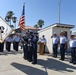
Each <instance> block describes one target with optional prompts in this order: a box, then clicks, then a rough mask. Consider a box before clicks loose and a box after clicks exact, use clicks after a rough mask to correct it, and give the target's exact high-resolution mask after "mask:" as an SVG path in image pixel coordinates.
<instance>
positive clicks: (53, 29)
mask: <svg viewBox="0 0 76 75" xmlns="http://www.w3.org/2000/svg"><path fill="white" fill-rule="evenodd" d="M61 31H67V38H68V37H69V36H70V29H69V28H61V27H51V26H50V27H48V28H45V29H42V30H40V31H39V32H38V33H39V38H40V37H41V36H42V35H45V38H46V41H47V44H46V52H50V53H52V47H53V44H52V38H51V36H52V35H53V33H54V32H56V33H57V34H58V35H59V34H60V32H61Z"/></svg>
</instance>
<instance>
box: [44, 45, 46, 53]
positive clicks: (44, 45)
mask: <svg viewBox="0 0 76 75" xmlns="http://www.w3.org/2000/svg"><path fill="white" fill-rule="evenodd" d="M45 46H46V45H44V53H45Z"/></svg>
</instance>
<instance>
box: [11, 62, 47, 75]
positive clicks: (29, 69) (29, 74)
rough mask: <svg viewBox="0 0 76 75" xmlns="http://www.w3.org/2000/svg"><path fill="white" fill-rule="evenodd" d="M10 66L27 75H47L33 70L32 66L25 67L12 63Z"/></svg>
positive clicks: (35, 69)
mask: <svg viewBox="0 0 76 75" xmlns="http://www.w3.org/2000/svg"><path fill="white" fill-rule="evenodd" d="M11 65H12V66H13V67H15V68H17V69H18V70H20V71H22V72H24V73H25V74H27V75H48V74H47V72H45V71H43V70H40V69H37V68H34V67H32V66H27V65H23V64H19V63H15V62H13V63H12V64H11Z"/></svg>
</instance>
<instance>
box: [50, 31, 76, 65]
mask: <svg viewBox="0 0 76 75" xmlns="http://www.w3.org/2000/svg"><path fill="white" fill-rule="evenodd" d="M51 38H52V40H53V57H55V58H57V55H58V51H57V50H58V45H60V56H61V57H60V60H62V61H63V60H65V52H66V49H67V45H69V49H70V52H71V60H70V63H73V64H76V37H75V35H74V34H71V36H70V37H69V38H67V37H66V36H65V32H64V31H63V32H61V33H60V35H57V34H56V33H54V34H53V35H52V36H51Z"/></svg>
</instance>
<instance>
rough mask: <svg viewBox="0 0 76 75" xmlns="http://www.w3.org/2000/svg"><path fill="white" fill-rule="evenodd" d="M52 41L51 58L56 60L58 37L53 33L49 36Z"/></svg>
mask: <svg viewBox="0 0 76 75" xmlns="http://www.w3.org/2000/svg"><path fill="white" fill-rule="evenodd" d="M51 38H52V40H53V57H55V58H57V49H58V41H59V39H58V36H57V34H56V33H54V34H53V35H52V36H51Z"/></svg>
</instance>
